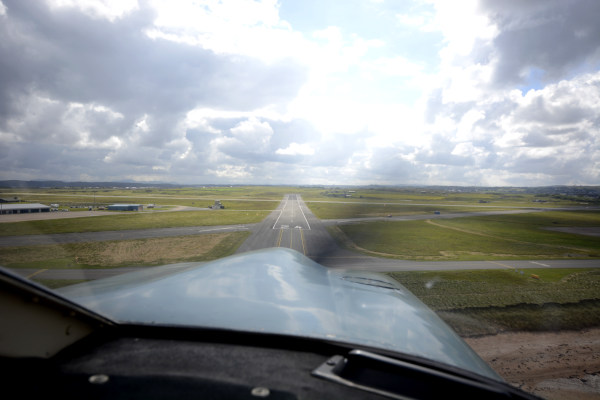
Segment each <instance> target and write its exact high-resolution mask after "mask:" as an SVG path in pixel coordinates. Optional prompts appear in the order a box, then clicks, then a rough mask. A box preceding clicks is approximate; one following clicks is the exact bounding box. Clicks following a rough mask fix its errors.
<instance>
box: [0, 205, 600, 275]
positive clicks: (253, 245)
mask: <svg viewBox="0 0 600 400" xmlns="http://www.w3.org/2000/svg"><path fill="white" fill-rule="evenodd" d="M535 211H538V210H534V209H529V210H507V211H482V212H474V213H452V214H441V215H427V216H423V215H414V216H399V217H391V218H383V217H378V218H369V219H365V218H360V219H343V220H326V221H321V220H320V219H318V218H317V217H316V216H315V215H314V214H313V213H312V212H311V211H310V210H309V209H308V207H307V206H306V204H305V203H304V201H303V200H302V197H301V196H300V195H299V194H288V195H286V196H285V197H284V199H283V200H282V202H281V203H280V204H279V206H278V207H277V209H276V210H274V211H273V212H271V213H270V214H269V215H268V216H267V218H265V219H264V220H263V221H262V222H260V223H258V224H247V225H224V226H211V227H207V226H198V227H185V228H161V229H143V230H131V231H108V232H87V233H76V234H57V235H28V236H12V237H2V238H0V246H20V245H23V246H27V245H39V244H57V243H72V242H87V241H103V240H122V239H138V238H155V237H165V236H182V235H195V234H198V235H200V234H204V233H214V232H230V231H239V230H250V231H251V235H250V236H249V237H248V239H246V241H245V242H244V243H243V244H242V245H241V246H240V247H239V249H238V250H237V253H244V252H247V251H252V250H258V249H264V248H270V247H287V248H290V249H294V250H296V251H298V252H300V253H302V254H304V255H306V256H307V257H309V258H311V259H313V260H314V261H316V262H318V263H320V264H322V265H325V266H327V267H330V268H344V269H359V270H370V271H378V272H390V271H415V270H418V271H426V270H429V271H434V270H459V269H463V270H464V269H511V270H516V271H520V270H523V269H527V268H598V267H600V262H599V261H596V260H538V261H529V260H511V261H432V262H423V261H407V260H394V259H386V258H377V257H371V256H367V255H362V254H359V253H355V252H352V251H350V250H346V249H342V248H340V247H339V246H338V245H337V243H336V242H335V241H334V240H333V238H332V237H331V235H329V233H328V232H327V229H326V226H327V225H331V224H339V223H355V222H362V221H366V220H372V219H379V220H382V219H383V220H414V219H424V218H426V219H437V218H439V219H443V218H459V217H466V216H474V215H490V214H507V213H508V214H513V213H521V212H535ZM133 270H136V268H118V269H94V270H82V271H80V270H34V269H15V270H14V272H16V273H18V274H20V275H23V276H28V277H33V276H35V277H37V278H44V279H84V277H85V278H86V279H90V278H91V279H97V278H101V277H107V276H111V275H116V274H120V273H124V272H130V271H133ZM92 271H93V272H92Z"/></svg>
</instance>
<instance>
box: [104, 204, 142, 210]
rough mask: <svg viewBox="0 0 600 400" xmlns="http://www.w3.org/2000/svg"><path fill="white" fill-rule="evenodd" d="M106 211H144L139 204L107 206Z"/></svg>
mask: <svg viewBox="0 0 600 400" xmlns="http://www.w3.org/2000/svg"><path fill="white" fill-rule="evenodd" d="M108 209H109V210H113V211H144V206H143V205H141V204H113V205H110V206H108Z"/></svg>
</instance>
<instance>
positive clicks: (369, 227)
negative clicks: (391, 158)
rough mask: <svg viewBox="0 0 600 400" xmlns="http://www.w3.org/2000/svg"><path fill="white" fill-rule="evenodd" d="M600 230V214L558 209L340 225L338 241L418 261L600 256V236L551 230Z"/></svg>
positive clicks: (377, 252)
mask: <svg viewBox="0 0 600 400" xmlns="http://www.w3.org/2000/svg"><path fill="white" fill-rule="evenodd" d="M558 226H583V227H589V226H600V213H598V212H587V211H569V212H567V211H556V212H542V213H531V214H513V215H495V216H482V217H465V218H456V219H448V220H441V219H437V220H432V223H429V222H427V221H425V220H420V221H399V222H392V221H376V222H364V223H360V224H348V225H339V226H338V227H336V228H332V229H331V230H330V231H332V233H333V234H334V236H335V237H337V239H338V241H340V242H342V243H345V244H346V245H347V246H349V247H352V246H353V245H355V246H357V247H358V248H360V249H362V251H364V252H366V253H368V254H372V255H379V256H385V257H392V258H403V259H412V260H510V259H562V258H600V241H599V240H598V238H597V237H593V236H585V235H575V234H569V233H562V232H555V231H550V230H547V229H545V228H546V227H558Z"/></svg>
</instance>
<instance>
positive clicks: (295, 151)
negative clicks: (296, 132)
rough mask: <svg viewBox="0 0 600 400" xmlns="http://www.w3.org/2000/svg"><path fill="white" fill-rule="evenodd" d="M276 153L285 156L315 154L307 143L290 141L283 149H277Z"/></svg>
mask: <svg viewBox="0 0 600 400" xmlns="http://www.w3.org/2000/svg"><path fill="white" fill-rule="evenodd" d="M275 153H276V154H282V155H286V156H298V155H300V156H310V155H313V154H315V149H313V148H312V147H311V145H309V144H307V143H303V144H298V143H296V142H293V143H290V145H289V146H288V147H286V148H285V149H277V150H276V151H275Z"/></svg>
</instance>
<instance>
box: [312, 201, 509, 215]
mask: <svg viewBox="0 0 600 400" xmlns="http://www.w3.org/2000/svg"><path fill="white" fill-rule="evenodd" d="M307 205H308V206H309V208H310V210H311V211H312V212H313V213H314V214H315V215H316V216H317V217H319V218H320V219H345V218H366V217H386V216H388V215H392V216H394V217H396V216H402V215H428V214H429V215H432V216H433V214H434V212H435V211H440V212H444V213H460V212H475V211H494V210H503V209H505V208H502V207H492V206H486V207H485V208H482V207H481V206H476V205H473V206H468V205H466V206H465V205H450V206H440V205H415V204H412V203H401V204H398V203H388V204H385V203H382V204H375V203H372V204H369V203H324V202H308V203H307Z"/></svg>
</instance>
